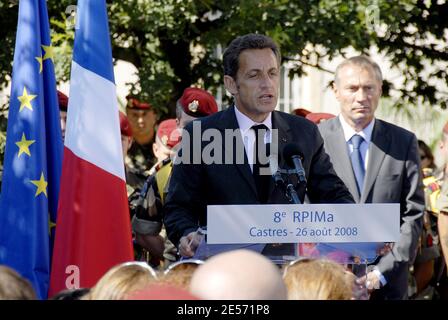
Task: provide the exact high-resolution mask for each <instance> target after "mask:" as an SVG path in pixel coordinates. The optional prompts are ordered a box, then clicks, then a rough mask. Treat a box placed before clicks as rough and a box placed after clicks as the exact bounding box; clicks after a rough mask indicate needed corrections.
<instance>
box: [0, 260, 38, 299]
mask: <svg viewBox="0 0 448 320" xmlns="http://www.w3.org/2000/svg"><path fill="white" fill-rule="evenodd" d="M0 300H36V292H35V291H34V289H33V286H32V285H31V283H30V282H29V281H28V280H27V279H25V278H23V277H22V276H21V275H20V274H18V273H17V272H16V271H14V270H13V269H11V268H9V267H6V266H0Z"/></svg>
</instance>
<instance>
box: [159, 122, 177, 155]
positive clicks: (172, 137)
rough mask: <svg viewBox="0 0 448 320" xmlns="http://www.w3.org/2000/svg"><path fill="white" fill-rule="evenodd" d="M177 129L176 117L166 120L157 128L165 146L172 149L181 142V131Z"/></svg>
mask: <svg viewBox="0 0 448 320" xmlns="http://www.w3.org/2000/svg"><path fill="white" fill-rule="evenodd" d="M176 129H177V125H176V119H168V120H164V121H162V122H160V124H159V127H158V128H157V138H158V139H159V140H160V142H161V143H162V144H163V145H164V146H166V147H168V148H170V149H171V148H172V147H174V146H175V145H176V144H178V143H179V141H180V138H181V135H180V131H179V130H176Z"/></svg>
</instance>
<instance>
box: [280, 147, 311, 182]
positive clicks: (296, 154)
mask: <svg viewBox="0 0 448 320" xmlns="http://www.w3.org/2000/svg"><path fill="white" fill-rule="evenodd" d="M283 158H284V159H285V160H286V163H287V164H288V165H289V166H291V167H294V169H295V171H296V173H297V176H298V177H299V182H300V183H305V184H306V176H305V169H303V165H302V159H303V153H302V152H301V151H300V148H299V146H298V145H297V144H295V143H288V144H287V145H286V146H285V147H284V148H283Z"/></svg>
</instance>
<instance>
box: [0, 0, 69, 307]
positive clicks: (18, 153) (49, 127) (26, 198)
mask: <svg viewBox="0 0 448 320" xmlns="http://www.w3.org/2000/svg"><path fill="white" fill-rule="evenodd" d="M18 20H19V21H18V24H17V32H16V44H15V51H14V61H13V72H12V80H11V95H10V97H11V98H10V101H9V113H8V125H7V132H6V147H5V157H4V162H3V178H2V190H1V192H0V195H1V196H0V265H6V266H9V267H11V268H13V269H15V270H16V271H18V272H19V273H20V274H21V275H22V276H24V277H25V278H27V279H28V280H29V281H30V282H31V284H32V285H33V287H34V289H35V290H36V292H37V294H38V296H39V298H41V299H46V298H47V294H48V284H49V279H50V257H51V252H52V237H53V235H54V232H52V237H49V236H48V235H49V232H50V231H51V229H52V228H51V227H50V224H49V223H50V221H56V213H57V207H58V198H59V185H60V175H61V169H62V150H63V145H62V134H61V126H60V118H59V106H58V100H57V94H56V81H55V76H54V66H53V63H52V58H53V56H54V53H53V48H52V47H51V38H50V25H49V22H48V12H47V4H46V1H45V0H20V1H19V14H18ZM44 52H45V53H44ZM43 54H44V56H42V55H43ZM36 60H37V62H36ZM53 229H54V228H53Z"/></svg>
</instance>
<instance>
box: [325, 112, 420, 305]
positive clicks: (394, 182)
mask: <svg viewBox="0 0 448 320" xmlns="http://www.w3.org/2000/svg"><path fill="white" fill-rule="evenodd" d="M319 130H320V132H321V134H322V137H323V139H324V141H325V150H326V152H327V153H328V154H329V155H330V158H331V162H332V163H333V166H334V169H335V170H336V173H337V174H338V175H339V177H340V178H341V179H342V180H343V181H344V183H345V185H346V186H347V187H348V188H349V190H350V192H351V193H352V195H353V197H354V198H355V200H356V202H357V203H399V204H400V214H401V236H400V240H399V241H398V242H397V243H396V244H395V245H394V248H393V250H392V251H391V252H390V253H388V254H387V255H385V256H383V257H382V258H381V259H380V260H379V262H378V264H377V267H378V269H379V271H381V273H382V274H383V275H384V277H385V278H386V280H387V282H388V284H387V285H386V286H385V287H384V288H383V289H382V291H383V292H381V294H383V295H384V298H388V299H403V298H406V297H407V281H408V279H407V277H408V268H409V262H412V261H413V259H414V257H415V254H416V248H417V243H418V238H419V235H420V232H421V229H422V215H423V210H424V194H423V185H422V177H421V171H420V158H419V153H418V149H417V148H418V146H417V138H416V137H415V135H414V134H413V133H411V132H409V131H407V130H405V129H403V128H400V127H397V126H395V125H393V124H390V123H387V122H385V121H382V120H379V119H376V120H375V125H374V128H373V132H372V141H371V143H370V146H369V159H368V167H367V172H366V176H365V181H364V188H363V190H362V192H361V195H359V194H358V189H357V187H356V180H355V176H354V174H353V169H352V166H351V162H350V158H349V154H348V150H347V144H346V142H345V138H344V132H343V129H342V126H341V123H340V120H339V118H334V119H331V120H327V121H325V122H322V123H321V124H319Z"/></svg>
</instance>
